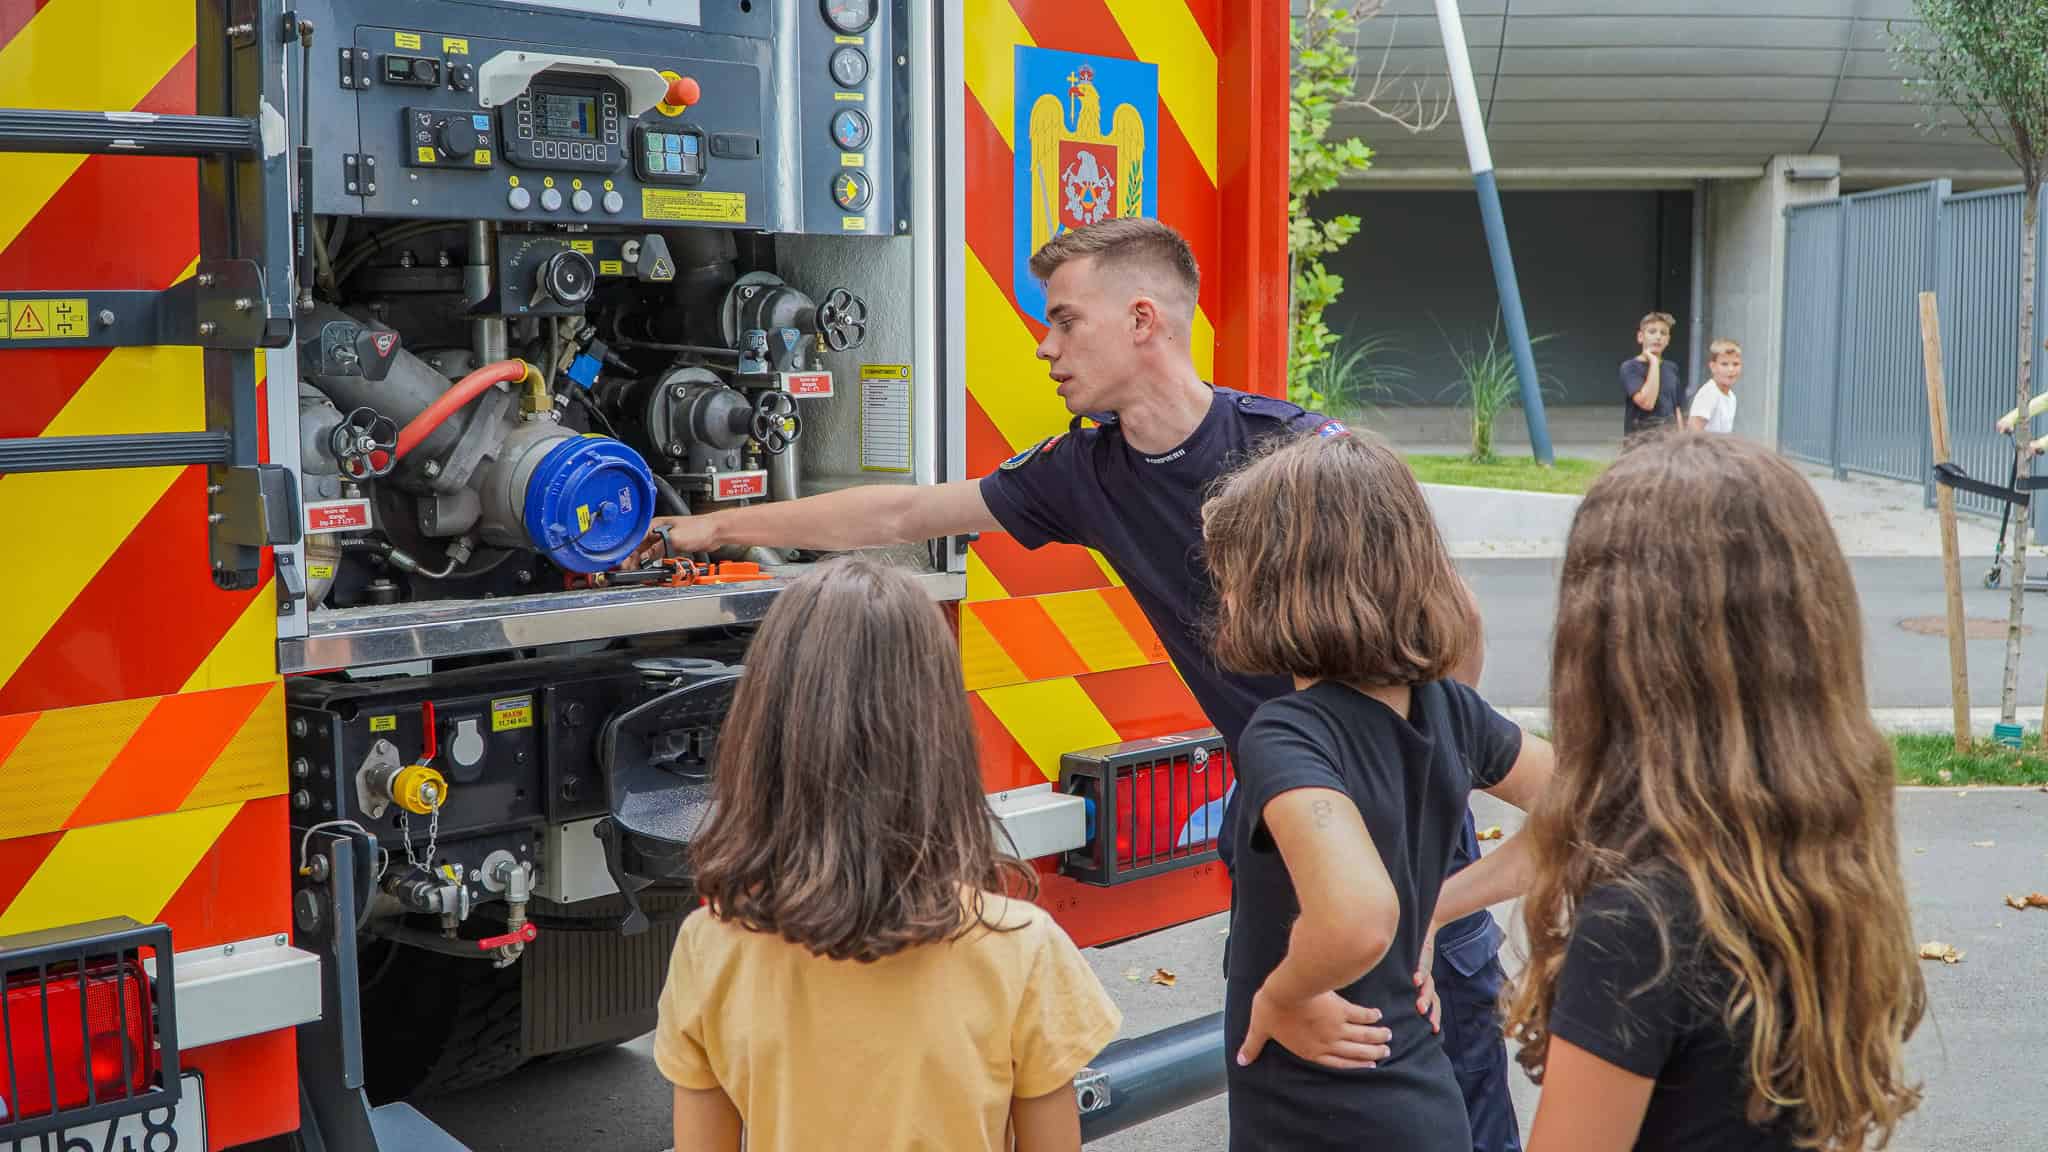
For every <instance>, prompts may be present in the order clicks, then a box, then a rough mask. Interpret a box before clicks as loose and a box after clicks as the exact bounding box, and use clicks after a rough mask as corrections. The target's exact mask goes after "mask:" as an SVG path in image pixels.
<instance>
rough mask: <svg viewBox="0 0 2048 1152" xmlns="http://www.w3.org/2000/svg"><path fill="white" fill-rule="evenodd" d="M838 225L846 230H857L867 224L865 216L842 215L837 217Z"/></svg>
mask: <svg viewBox="0 0 2048 1152" xmlns="http://www.w3.org/2000/svg"><path fill="white" fill-rule="evenodd" d="M839 226H840V227H841V228H843V229H845V230H846V231H848V232H858V231H860V230H861V229H863V228H865V227H867V226H868V218H867V217H865V216H842V217H840V218H839Z"/></svg>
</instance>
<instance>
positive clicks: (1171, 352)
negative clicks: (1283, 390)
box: [655, 217, 1519, 1152]
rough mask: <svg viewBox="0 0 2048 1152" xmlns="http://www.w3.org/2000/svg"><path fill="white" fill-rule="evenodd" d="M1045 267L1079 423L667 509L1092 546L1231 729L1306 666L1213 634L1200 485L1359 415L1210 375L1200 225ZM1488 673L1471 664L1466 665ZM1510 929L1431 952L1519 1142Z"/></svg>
mask: <svg viewBox="0 0 2048 1152" xmlns="http://www.w3.org/2000/svg"><path fill="white" fill-rule="evenodd" d="M1031 272H1032V274H1033V275H1034V276H1036V277H1038V278H1039V279H1040V280H1043V281H1044V282H1045V284H1046V305H1047V306H1046V319H1047V322H1048V324H1049V331H1048V332H1047V335H1046V338H1045V340H1044V341H1043V342H1041V343H1040V345H1039V348H1038V355H1039V358H1040V359H1042V360H1044V361H1046V363H1047V366H1048V369H1049V371H1050V374H1051V376H1052V379H1053V381H1054V382H1055V383H1056V385H1057V386H1058V390H1059V395H1060V399H1061V400H1062V401H1064V402H1065V404H1066V407H1067V409H1068V411H1070V412H1073V413H1075V414H1076V418H1075V421H1074V424H1073V425H1072V426H1071V427H1070V428H1069V430H1068V431H1066V432H1064V433H1061V434H1059V435H1057V436H1051V437H1047V438H1046V439H1045V440H1042V441H1040V442H1039V443H1038V444H1035V445H1033V446H1032V447H1031V448H1029V449H1027V450H1025V451H1023V452H1020V453H1018V454H1017V455H1016V456H1014V457H1012V458H1011V459H1009V460H1006V461H1004V462H1003V464H1002V466H1001V467H999V468H998V469H997V470H996V471H994V472H992V473H990V474H989V475H987V476H985V477H983V478H981V479H980V480H967V481H960V482H957V483H953V484H942V485H937V486H933V487H914V486H908V485H875V486H867V487H859V488H849V489H844V490H842V491H838V492H832V493H826V494H824V495H820V496H813V497H808V498H806V499H802V500H793V501H787V502H780V503H768V504H760V505H754V506H750V507H745V508H735V509H730V510H723V511H718V512H712V513H709V514H706V515H702V516H687V517H673V518H666V519H662V520H657V521H656V523H655V528H656V530H657V532H660V533H663V534H665V535H666V537H667V544H668V547H670V548H673V549H674V550H676V551H678V552H708V551H711V550H713V549H717V548H723V547H740V548H746V547H755V546H764V547H795V548H804V549H810V550H815V551H842V550H847V549H853V548H869V547H879V546H884V545H890V544H904V543H912V542H915V541H920V540H931V539H936V538H941V537H949V536H959V535H965V534H968V533H975V532H993V531H1004V532H1008V533H1010V534H1011V535H1012V536H1014V537H1015V538H1016V540H1017V542H1018V543H1020V544H1022V545H1023V546H1024V547H1025V548H1040V547H1043V546H1044V545H1046V544H1049V543H1065V544H1080V545H1084V546H1086V547H1089V548H1093V549H1095V550H1096V551H1097V552H1099V553H1101V554H1102V555H1103V557H1104V558H1106V559H1107V560H1108V561H1109V563H1110V565H1111V566H1112V567H1113V568H1115V570H1116V572H1117V575H1118V576H1119V577H1121V578H1122V579H1123V581H1124V583H1125V585H1126V586H1127V587H1128V588H1129V590H1130V592H1131V595H1132V598H1133V599H1135V600H1136V601H1137V604H1138V606H1139V608H1141V609H1142V610H1143V611H1144V613H1145V617H1146V619H1147V620H1148V621H1150V622H1151V624H1152V628H1153V630H1154V631H1155V632H1157V633H1158V635H1159V639H1160V642H1161V643H1162V644H1163V645H1164V646H1165V647H1166V650H1167V653H1168V654H1169V655H1170V656H1171V657H1172V658H1173V662H1174V665H1175V666H1176V667H1177V668H1178V669H1179V670H1180V673H1181V675H1182V677H1183V678H1184V679H1185V680H1186V681H1187V684H1188V687H1189V689H1190V690H1191V691H1192V692H1193V693H1194V696H1195V699H1196V701H1197V702H1199V703H1200V704H1201V706H1202V710H1203V712H1204V713H1205V714H1206V715H1207V716H1208V718H1209V722H1210V723H1212V724H1214V725H1215V726H1216V728H1217V730H1218V731H1219V732H1221V733H1222V735H1223V738H1224V740H1225V742H1226V743H1228V744H1235V743H1236V742H1237V738H1238V736H1239V734H1240V733H1241V732H1242V731H1243V729H1244V726H1245V724H1246V723H1247V722H1248V721H1249V720H1250V718H1251V714H1252V712H1253V710H1254V709H1256V708H1257V707H1258V705H1259V704H1260V703H1261V702H1262V701H1265V700H1267V699H1270V698H1272V697H1274V696H1278V695H1281V694H1283V693H1286V692H1289V691H1292V690H1293V685H1292V684H1291V683H1289V682H1287V681H1286V680H1285V679H1282V678H1279V677H1255V676H1241V675H1237V674H1234V673H1229V672H1225V671H1223V670H1221V669H1220V668H1218V667H1217V665H1216V662H1215V660H1214V658H1212V657H1211V656H1210V655H1209V653H1208V651H1207V649H1206V647H1205V645H1204V643H1203V640H1202V621H1203V616H1204V613H1205V612H1206V611H1207V609H1208V603H1209V600H1210V597H1211V595H1212V584H1211V581H1210V578H1209V572H1208V569H1207V567H1206V565H1205V564H1204V562H1203V559H1202V516H1201V510H1202V501H1203V499H1204V498H1205V497H1206V495H1207V494H1208V491H1209V488H1210V486H1211V484H1212V483H1213V482H1214V481H1215V480H1216V479H1217V477H1219V476H1221V475H1222V474H1223V473H1224V472H1225V471H1226V470H1228V469H1229V468H1230V467H1232V466H1233V465H1234V464H1236V463H1238V462H1240V461H1242V460H1244V459H1245V458H1246V457H1247V456H1248V455H1249V454H1250V453H1252V452H1253V451H1255V450H1256V449H1257V447H1258V445H1259V443H1260V442H1261V441H1263V440H1264V439H1266V438H1268V437H1272V436H1287V435H1321V436H1337V435H1344V434H1346V431H1347V430H1346V429H1345V427H1344V425H1343V424H1342V423H1341V422H1340V421H1337V420H1332V419H1329V418H1327V417H1325V416H1322V415H1319V414H1316V413H1312V412H1308V411H1306V410H1304V409H1302V408H1300V407H1298V406H1296V405H1294V404H1291V403H1289V402H1287V401H1285V400H1277V399H1272V398H1270V397H1265V396H1256V395H1250V394H1247V393H1241V392H1235V391H1232V390H1230V389H1227V388H1216V387H1212V386H1211V385H1209V384H1208V383H1207V382H1205V381H1203V380H1202V378H1201V376H1200V374H1199V373H1197V372H1196V370H1195V366H1194V358H1193V355H1192V353H1191V351H1190V344H1191V341H1192V338H1193V318H1194V313H1195V309H1196V307H1197V303H1196V300H1197V293H1198V289H1199V283H1200V281H1199V272H1198V270H1197V269H1196V267H1195V261H1194V256H1193V254H1192V253H1191V252H1190V251H1189V249H1188V246H1187V244H1186V242H1185V241H1184V240H1182V239H1181V237H1180V236H1179V235H1178V234H1177V233H1175V232H1174V231H1173V230H1172V229H1171V228H1168V227H1167V226H1166V225H1164V224H1161V223H1159V222H1158V221H1156V220H1151V219H1147V218H1143V217H1126V218H1118V219H1112V220H1108V221H1104V222H1103V223H1100V224H1095V225H1091V226H1089V227H1087V228H1082V229H1078V230H1075V231H1071V232H1066V233H1063V234H1062V235H1060V236H1058V237H1056V238H1055V239H1053V240H1052V241H1051V242H1050V243H1048V244H1046V246H1045V247H1044V248H1041V249H1040V250H1039V251H1038V253H1037V254H1036V255H1034V256H1033V257H1032V259H1031ZM1092 413H1104V414H1105V415H1102V416H1100V417H1091V419H1093V420H1094V426H1092V427H1091V426H1087V425H1085V424H1084V423H1083V422H1082V419H1081V416H1082V414H1092ZM1476 649H1477V646H1475V651H1476ZM1477 675H1478V674H1477V670H1476V669H1472V670H1469V671H1465V672H1461V674H1460V678H1461V679H1466V680H1467V681H1468V682H1470V681H1476V679H1477ZM1229 819H1230V812H1229V810H1228V808H1226V810H1225V813H1224V816H1223V820H1224V822H1226V823H1227V821H1228V820H1229ZM1462 841H1463V845H1464V854H1463V856H1462V857H1461V858H1460V861H1459V864H1460V866H1462V864H1463V863H1464V862H1465V861H1467V860H1470V859H1473V858H1476V856H1477V855H1478V840H1477V837H1476V835H1475V833H1474V831H1473V824H1472V818H1471V814H1470V813H1469V812H1468V813H1467V814H1466V818H1465V829H1464V833H1463V837H1462ZM1228 843H1229V838H1228V837H1227V836H1226V837H1223V838H1221V839H1220V840H1219V845H1221V844H1228ZM1224 863H1225V865H1226V866H1228V865H1229V863H1230V862H1229V860H1228V859H1227V858H1226V859H1225V861H1224ZM1500 941H1501V932H1500V929H1499V927H1498V925H1496V924H1495V923H1494V921H1493V918H1492V917H1491V916H1490V915H1489V914H1487V913H1484V912H1481V913H1478V914H1477V915H1475V916H1474V917H1472V918H1470V919H1469V920H1466V921H1460V922H1458V923H1457V924H1453V925H1450V926H1447V927H1446V928H1445V929H1444V932H1443V938H1442V939H1440V940H1439V941H1438V944H1437V949H1436V953H1437V955H1436V959H1435V962H1434V965H1433V971H1434V976H1435V983H1436V989H1437V995H1438V996H1439V997H1440V998H1441V1001H1442V1007H1443V1012H1444V1034H1443V1035H1444V1043H1445V1045H1446V1047H1447V1048H1448V1050H1449V1053H1450V1056H1451V1060H1452V1063H1453V1064H1454V1065H1455V1066H1456V1067H1457V1069H1458V1074H1459V1079H1460V1082H1461V1084H1462V1086H1463V1088H1464V1091H1465V1096H1466V1103H1467V1107H1468V1109H1469V1110H1470V1111H1471V1114H1472V1127H1473V1132H1474V1134H1475V1135H1474V1143H1475V1145H1476V1146H1477V1147H1478V1148H1479V1149H1482V1150H1484V1152H1502V1150H1508V1149H1515V1148H1518V1147H1519V1141H1518V1139H1517V1136H1516V1126H1515V1117H1514V1110H1513V1106H1512V1104H1511V1102H1510V1101H1509V1098H1508V1091H1507V1053H1506V1049H1505V1047H1504V1046H1503V1044H1502V1042H1501V1036H1500V1030H1499V1027H1498V1025H1497V1023H1496V1022H1495V1018H1494V1011H1493V1004H1494V1000H1495V998H1496V996H1497V995H1498V993H1499V990H1500V985H1501V982H1502V972H1501V968H1500V963H1499V961H1498V959H1497V958H1496V955H1495V954H1496V953H1497V952H1498V950H1499V946H1500ZM1382 1010H1383V1011H1387V1010H1394V1006H1388V1007H1387V1008H1385V1009H1382ZM1375 1033H1376V1035H1377V1036H1378V1039H1377V1040H1376V1041H1375V1043H1384V1041H1385V1039H1386V1036H1387V1034H1386V1033H1385V1031H1384V1030H1383V1029H1376V1030H1375Z"/></svg>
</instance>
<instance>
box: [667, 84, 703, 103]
mask: <svg viewBox="0 0 2048 1152" xmlns="http://www.w3.org/2000/svg"><path fill="white" fill-rule="evenodd" d="M703 98H704V89H703V88H701V87H699V86H698V84H697V82H696V81H695V80H693V79H691V78H690V77H688V76H678V77H676V78H675V79H673V80H670V81H669V82H668V97H667V98H666V99H665V100H663V101H662V103H664V104H668V105H671V106H673V107H676V108H688V107H689V106H690V105H692V104H695V103H696V102H697V101H699V100H702V99H703Z"/></svg>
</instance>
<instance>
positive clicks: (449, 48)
mask: <svg viewBox="0 0 2048 1152" xmlns="http://www.w3.org/2000/svg"><path fill="white" fill-rule="evenodd" d="M441 52H442V53H443V54H444V55H448V56H467V55H469V41H467V40H465V39H463V38H462V37H460V36H443V37H441Z"/></svg>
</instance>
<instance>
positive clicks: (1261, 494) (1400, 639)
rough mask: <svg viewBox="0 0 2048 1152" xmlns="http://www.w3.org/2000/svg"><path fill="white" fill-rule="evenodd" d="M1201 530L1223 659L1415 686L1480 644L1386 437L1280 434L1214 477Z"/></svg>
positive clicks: (1280, 671)
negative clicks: (1288, 437)
mask: <svg viewBox="0 0 2048 1152" xmlns="http://www.w3.org/2000/svg"><path fill="white" fill-rule="evenodd" d="M1202 537H1203V548H1204V550H1205V552H1206V554H1207V558H1208V562H1209V572H1210V575H1211V577H1212V578H1213V580H1214V582H1215V585H1216V589H1217V598H1218V600H1219V604H1218V605H1217V611H1216V614H1215V623H1214V627H1213V632H1214V635H1213V637H1212V642H1213V645H1214V648H1215V651H1216V658H1217V661H1218V662H1219V663H1221V664H1222V665H1223V666H1224V667H1226V668H1230V669H1233V670H1235V671H1238V672H1243V673H1247V674H1251V675H1286V676H1299V677H1301V678H1303V679H1308V680H1322V679H1329V680H1339V681H1342V682H1345V683H1348V684H1357V685H1361V686H1383V685H1392V684H1420V683H1423V682H1426V681H1430V680H1440V679H1443V678H1444V677H1445V676H1448V675H1450V672H1451V670H1452V669H1454V668H1456V667H1458V665H1459V663H1460V662H1461V661H1462V660H1464V659H1465V657H1466V654H1467V650H1468V649H1469V648H1470V647H1471V646H1472V645H1473V644H1474V643H1475V640H1474V636H1475V632H1476V628H1475V625H1476V620H1475V619H1474V615H1473V611H1472V606H1471V601H1470V600H1468V599H1467V598H1466V596H1465V586H1464V583H1463V582H1462V581H1461V580H1460V579H1459V578H1458V573H1457V570H1456V569H1455V568H1453V567H1452V566H1451V560H1450V555H1449V554H1448V553H1447V552H1445V551H1444V545H1443V539H1442V537H1441V536H1440V535H1439V534H1438V532H1437V527H1436V520H1435V518H1434V517H1433V516H1431V514H1430V511H1429V504H1428V502H1427V501H1426V500H1424V499H1423V496H1422V488H1421V486H1420V485H1418V484H1417V483H1416V482H1415V475H1414V473H1412V472H1410V471H1409V470H1408V465H1407V464H1406V463H1405V462H1404V461H1402V459H1401V458H1400V456H1398V455H1396V454H1395V453H1394V452H1393V450H1392V449H1390V448H1388V447H1387V446H1386V444H1385V443H1383V442H1381V441H1380V440H1379V438H1378V437H1375V436H1371V435H1369V434H1364V433H1351V434H1345V435H1339V436H1331V437H1322V436H1301V437H1296V438H1294V439H1292V440H1288V441H1284V442H1282V443H1281V444H1280V445H1279V446H1278V447H1275V448H1273V449H1271V450H1269V451H1267V452H1265V453H1263V454H1262V455H1260V456H1258V457H1256V458H1254V459H1253V460H1252V461H1251V463H1249V464H1247V465H1246V466H1244V467H1243V468H1241V469H1240V470H1238V471H1236V472H1234V473H1232V474H1231V475H1230V476H1229V477H1227V478H1226V479H1225V480H1224V481H1223V482H1222V483H1221V484H1220V485H1219V486H1218V488H1217V491H1216V494H1215V495H1214V496H1212V497H1211V498H1210V499H1209V501H1208V503H1207V504H1205V505H1204V506H1203V508H1202Z"/></svg>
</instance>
